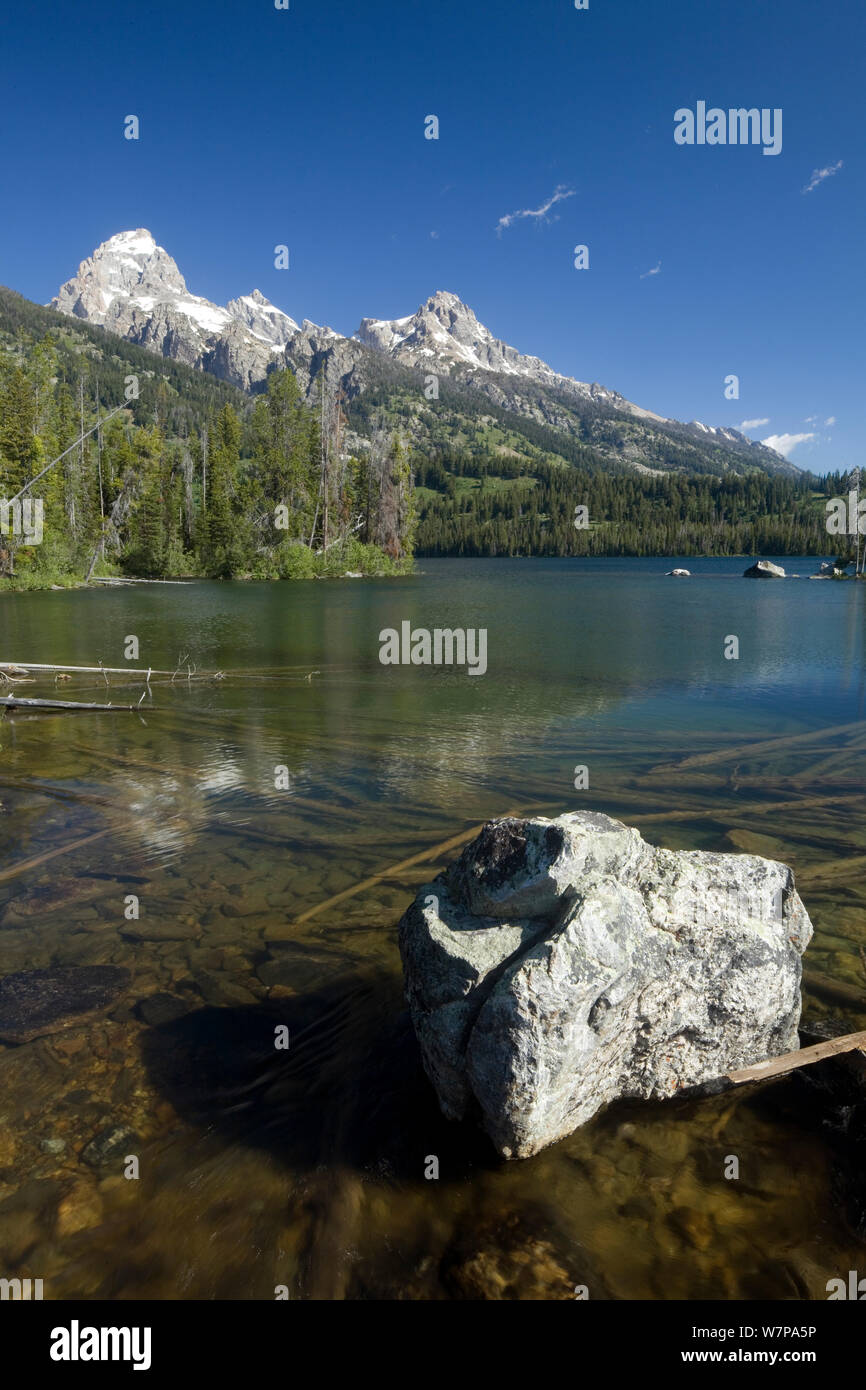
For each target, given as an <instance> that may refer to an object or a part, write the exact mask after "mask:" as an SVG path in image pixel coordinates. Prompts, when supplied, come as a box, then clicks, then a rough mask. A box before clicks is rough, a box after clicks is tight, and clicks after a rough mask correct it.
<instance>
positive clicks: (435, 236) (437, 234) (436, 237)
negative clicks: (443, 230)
mask: <svg viewBox="0 0 866 1390" xmlns="http://www.w3.org/2000/svg"><path fill="white" fill-rule="evenodd" d="M430 235H431V236H432V238H433V240H434V241H438V240H439V233H438V232H431V233H430Z"/></svg>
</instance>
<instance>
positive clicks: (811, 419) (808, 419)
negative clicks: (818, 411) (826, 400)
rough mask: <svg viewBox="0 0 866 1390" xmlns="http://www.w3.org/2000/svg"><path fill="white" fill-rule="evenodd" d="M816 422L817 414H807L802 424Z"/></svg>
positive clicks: (815, 423)
mask: <svg viewBox="0 0 866 1390" xmlns="http://www.w3.org/2000/svg"><path fill="white" fill-rule="evenodd" d="M817 423H818V416H817V415H807V416H806V418H805V420H804V421H803V424H804V425H817Z"/></svg>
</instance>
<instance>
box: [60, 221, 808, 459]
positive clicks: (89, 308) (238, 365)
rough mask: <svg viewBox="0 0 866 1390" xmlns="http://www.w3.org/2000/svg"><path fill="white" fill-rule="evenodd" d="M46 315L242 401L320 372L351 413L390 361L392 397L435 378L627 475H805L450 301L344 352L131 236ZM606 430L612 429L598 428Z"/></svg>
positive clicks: (326, 335) (310, 387) (329, 334)
mask: <svg viewBox="0 0 866 1390" xmlns="http://www.w3.org/2000/svg"><path fill="white" fill-rule="evenodd" d="M50 307H52V308H54V309H59V310H60V311H61V312H62V313H65V314H70V315H73V316H75V317H76V318H80V319H86V320H87V321H89V322H90V323H95V324H98V325H100V326H102V327H104V328H106V329H108V330H109V331H110V332H112V333H116V334H119V335H120V336H121V337H123V338H127V339H129V340H130V341H131V342H134V343H139V344H141V345H143V346H145V347H148V348H150V349H151V350H152V351H153V352H155V353H160V354H161V355H162V356H164V357H171V358H174V359H176V360H179V361H181V362H186V363H187V364H189V365H190V366H193V367H197V368H199V369H201V370H204V371H207V372H211V373H212V374H213V375H215V376H217V377H220V378H221V379H222V380H225V381H229V382H231V383H232V384H233V385H235V386H239V387H240V388H241V389H242V390H245V391H249V390H253V389H256V388H258V387H260V386H261V384H262V383H263V382H264V381H265V380H266V378H267V376H268V374H269V372H270V371H272V370H273V368H274V367H275V366H289V367H291V368H292V370H293V371H294V372H295V373H296V375H297V377H298V380H299V382H300V384H301V386H302V389H303V391H304V392H305V394H306V395H307V396H308V397H309V396H312V395H313V394H314V392H315V391H316V390H317V389H318V387H317V385H316V383H317V381H318V378H319V376H320V373H321V371H322V369H323V368H324V369H325V371H326V373H327V376H328V379H329V381H330V382H331V383H332V385H337V384H339V386H340V387H341V389H342V391H343V395H344V397H345V398H346V399H352V398H354V397H356V396H358V395H360V394H362V393H363V392H364V391H365V390H366V389H367V388H368V387H369V386H370V384H371V383H372V382H373V380H377V381H378V382H379V384H380V385H381V381H382V370H383V368H382V366H381V365H380V366H378V367H377V366H376V359H379V362H380V363H381V360H382V359H383V358H384V359H387V360H389V361H390V362H392V363H393V364H394V366H393V367H392V368H390V369H389V370H390V377H389V378H388V380H389V382H390V384H391V389H393V390H394V392H395V393H398V394H399V393H401V392H402V393H403V395H404V396H405V395H406V394H407V393H408V394H409V395H411V394H412V392H413V381H412V378H413V377H415V379H416V380H419V379H420V381H421V382H422V383H423V381H424V378H425V377H426V376H427V375H429V374H430V373H431V372H432V373H434V374H435V375H437V376H444V377H447V378H450V379H451V381H452V383H453V385H454V386H455V387H456V388H457V389H458V390H459V391H462V392H464V393H465V392H466V391H468V392H469V393H470V394H471V396H472V398H473V399H474V400H475V401H477V404H476V405H475V406H467V405H466V403H465V398H464V400H463V404H461V406H460V407H459V409H460V410H462V411H463V413H464V415H465V414H466V413H467V411H468V413H469V414H470V415H471V414H476V415H477V414H483V413H484V411H485V410H487V411H489V409H490V407H491V405H492V407H493V408H494V409H495V410H498V411H500V412H506V413H507V415H508V416H509V417H510V418H514V419H517V420H520V421H521V422H522V423H521V425H520V429H522V430H523V431H524V432H525V431H526V430H527V429H530V428H532V427H534V426H539V427H541V428H543V429H545V430H550V431H554V432H556V433H557V434H560V435H562V434H564V435H568V436H570V437H571V438H573V439H574V438H577V439H579V440H581V441H582V442H583V443H586V444H588V445H589V446H591V447H593V448H595V449H596V450H597V452H598V453H599V454H601V455H603V456H606V457H608V458H609V459H610V460H611V461H612V462H616V463H620V464H625V465H626V466H628V467H634V468H637V469H646V468H647V467H651V468H653V469H657V468H658V467H659V465H660V466H661V467H662V468H666V467H684V468H689V467H694V468H696V469H697V470H698V471H703V472H706V471H712V472H716V471H718V472H725V471H727V470H728V469H729V468H730V467H735V468H741V467H742V466H743V463H744V462H745V463H746V466H755V465H757V466H760V467H762V468H766V469H769V470H770V471H775V470H779V471H785V472H788V473H796V472H798V471H799V470H798V469H797V468H796V467H795V466H794V465H793V464H789V463H788V462H787V461H786V460H785V459H783V458H782V456H781V455H780V454H776V453H775V451H774V450H772V449H768V448H766V447H765V446H764V445H761V444H756V443H754V442H753V441H752V440H750V439H748V438H747V437H746V436H745V435H742V434H740V432H739V431H738V430H734V429H730V428H724V427H718V428H714V427H712V426H709V425H704V424H702V423H701V422H700V421H697V420H694V421H692V422H691V424H680V423H679V422H678V421H676V420H669V419H666V418H665V417H664V416H661V415H656V414H654V413H653V412H652V411H650V410H645V409H643V408H642V407H641V406H638V405H635V404H634V403H633V402H631V401H628V400H626V398H625V397H624V396H621V395H620V394H619V393H618V392H617V391H613V390H610V389H609V388H607V387H605V386H600V385H599V384H598V383H596V382H593V383H589V382H585V381H577V380H575V379H574V378H573V377H568V376H563V375H562V374H561V373H559V372H556V371H554V369H553V368H552V367H550V366H548V364H547V363H546V362H543V361H542V360H541V359H540V358H538V357H532V356H527V355H525V354H523V353H520V352H518V351H517V349H516V348H513V347H510V346H509V344H508V343H505V342H503V341H502V339H500V338H496V337H494V335H493V334H492V333H491V331H490V329H489V328H486V327H485V326H484V324H483V323H480V322H479V321H478V319H477V318H476V316H475V314H474V313H473V311H472V309H470V308H469V306H468V305H466V304H464V303H463V302H462V300H461V299H459V298H458V296H457V295H456V294H453V293H451V292H450V291H448V290H438V291H437V292H436V293H435V294H434V295H432V296H431V297H430V298H429V299H428V300H427V301H426V303H424V304H421V305H420V306H419V308H418V309H417V310H416V311H415V313H413V314H407V315H406V316H405V317H404V318H397V319H374V318H365V319H362V320H361V324H360V326H359V328H358V330H357V332H356V333H355V334H354V335H353V336H352V337H351V338H347V337H344V336H343V335H341V334H339V333H336V332H335V331H334V330H333V329H332V328H323V327H320V326H319V325H317V324H315V323H312V322H311V321H310V320H309V319H304V320H303V322H302V323H301V324H300V326H299V325H298V323H297V322H296V321H295V320H294V319H293V318H291V317H290V316H289V314H287V313H286V312H285V311H284V310H283V309H280V308H278V307H277V306H276V305H275V304H272V303H271V302H270V300H268V299H266V298H265V296H264V295H263V294H262V293H261V292H260V291H259V290H257V289H254V290H252V291H251V292H250V293H249V294H245V295H241V296H240V297H239V298H238V299H232V300H230V301H229V302H228V304H226V305H225V306H224V307H223V306H222V305H219V304H214V303H213V302H212V301H211V300H209V299H204V298H202V297H201V296H200V295H195V294H192V293H191V292H190V291H189V289H188V288H187V285H186V281H185V280H184V277H183V276H182V274H181V273H180V270H179V268H178V266H177V264H176V262H175V261H174V260H173V259H172V257H171V256H170V255H169V254H168V252H167V251H165V250H164V249H163V247H161V246H158V245H157V243H156V241H155V240H154V238H153V237H152V236H151V234H150V232H149V231H147V230H146V229H145V228H143V227H139V228H137V229H136V230H135V231H127V232H119V233H118V234H117V235H116V236H112V237H110V238H109V240H108V241H105V242H103V243H102V245H101V246H98V247H97V248H96V250H95V251H94V253H93V255H92V256H90V257H89V258H88V259H87V260H84V261H82V262H81V264H80V266H79V267H78V273H77V275H75V276H73V278H72V279H71V280H68V281H67V282H66V284H65V285H63V286H62V287H61V289H60V291H59V293H58V294H57V296H56V298H55V299H53V300H52V301H51V306H50ZM416 374H417V375H416ZM482 398H483V399H482ZM602 419H604V420H606V421H607V422H608V424H607V425H606V426H604V427H603V426H602V424H601V421H602ZM611 422H618V423H616V424H612V423H611ZM458 428H462V427H459V426H458ZM660 436H661V437H663V438H662V440H661V448H660ZM665 441H666V443H665ZM672 441H673V443H675V445H676V454H675V455H674V453H673V449H672ZM553 442H554V444H555V441H553ZM544 447H549V446H548V445H545V446H544ZM552 451H553V452H555V451H556V450H555V448H554V449H553V450H552ZM666 454H671V455H672V457H671V462H667V461H666ZM675 460H676V461H675Z"/></svg>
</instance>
